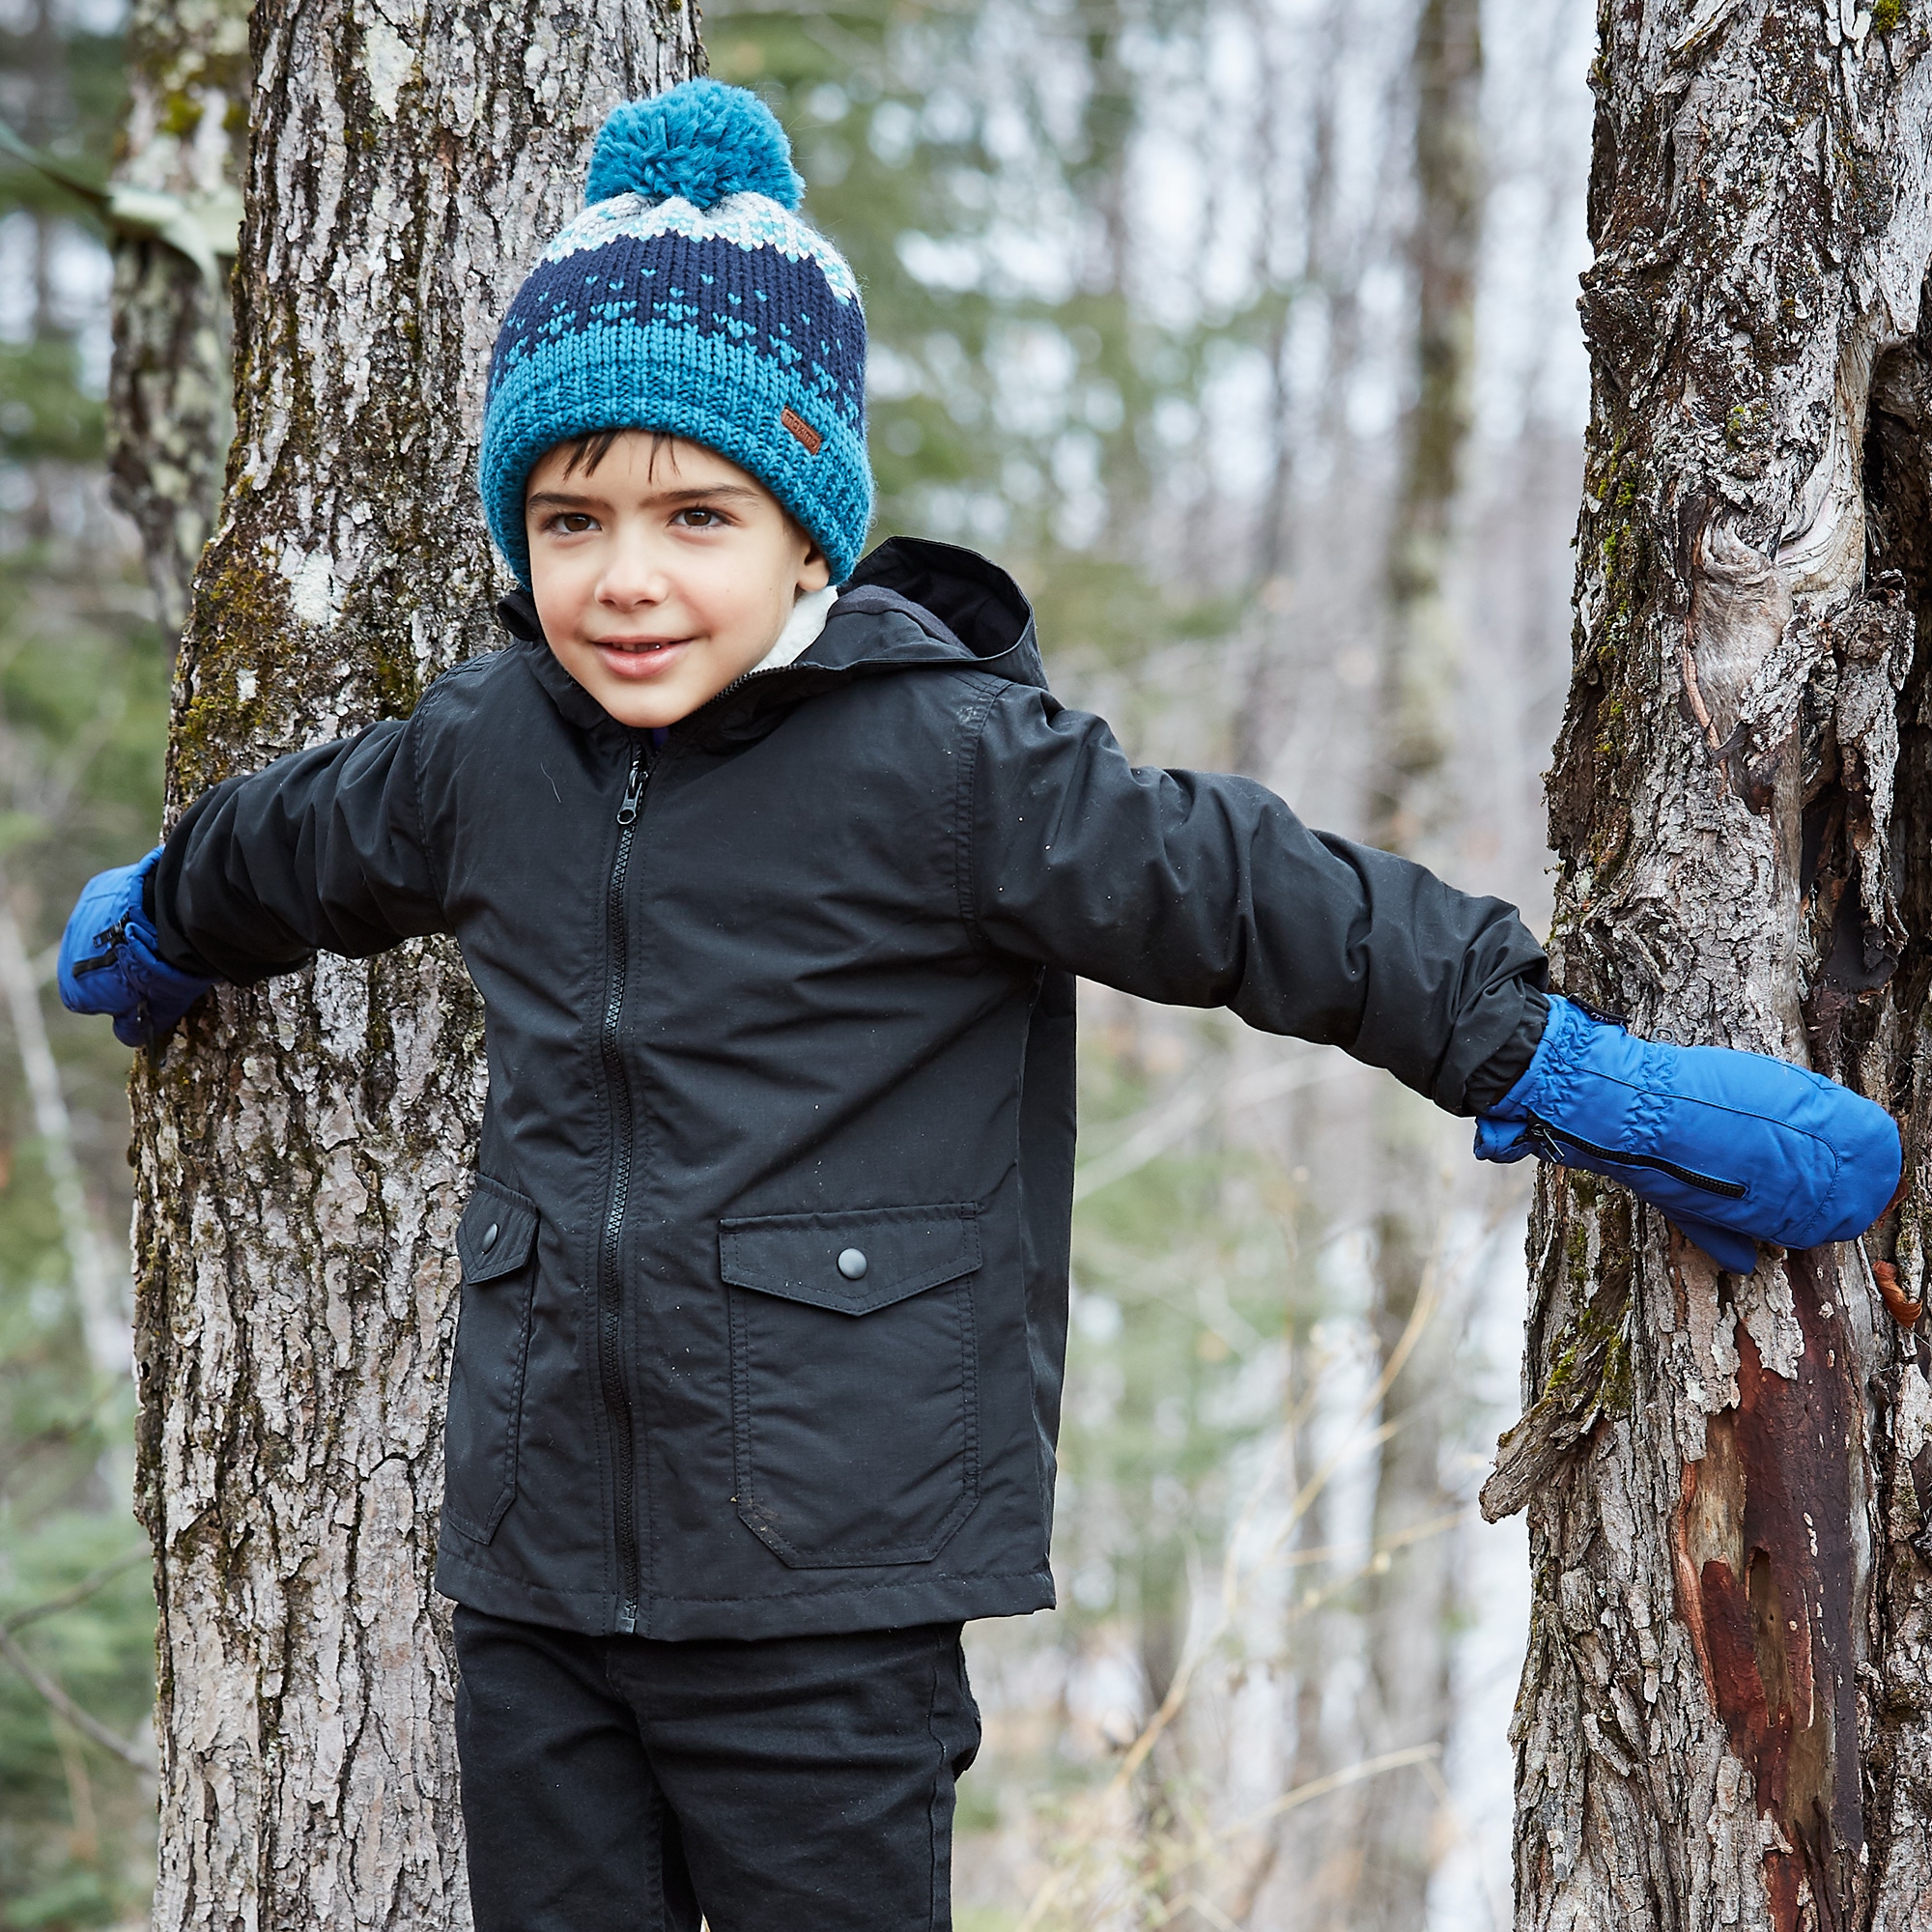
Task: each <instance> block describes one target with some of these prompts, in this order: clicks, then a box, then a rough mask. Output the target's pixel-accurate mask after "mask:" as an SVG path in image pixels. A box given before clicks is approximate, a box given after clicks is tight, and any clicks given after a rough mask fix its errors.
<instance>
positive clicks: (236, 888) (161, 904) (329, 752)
mask: <svg viewBox="0 0 1932 1932" xmlns="http://www.w3.org/2000/svg"><path fill="white" fill-rule="evenodd" d="M422 718H423V710H422V708H421V707H418V708H417V711H416V713H415V716H414V717H413V718H412V719H410V720H409V721H408V722H407V723H405V722H402V721H399V720H394V719H391V720H385V721H384V722H383V723H381V724H378V725H370V726H369V727H368V729H367V730H364V731H359V732H357V733H356V734H355V736H354V737H352V738H341V739H338V740H336V741H335V742H334V743H333V744H327V745H316V746H313V747H311V748H310V749H309V750H307V751H304V752H292V753H289V755H288V756H287V757H283V758H277V759H276V760H275V762H274V763H273V764H271V765H268V766H266V767H264V769H263V770H261V771H259V772H256V773H253V774H252V775H251V776H249V777H246V778H239V779H230V780H228V781H226V782H225V783H223V784H218V785H216V786H215V787H214V789H213V791H210V792H206V793H204V794H203V795H202V797H200V798H199V799H197V800H196V801H195V802H194V804H193V805H191V806H190V807H189V808H188V810H187V811H186V812H185V814H184V815H183V817H182V820H181V822H180V823H179V824H178V825H177V826H176V827H175V829H174V832H173V833H172V834H171V835H170V837H169V838H168V841H167V848H166V850H165V851H164V852H163V853H162V855H161V860H160V864H159V865H158V866H157V867H156V868H155V871H154V873H153V874H152V880H153V903H152V905H151V907H150V911H151V912H152V914H153V916H154V921H155V927H156V932H157V933H158V935H159V937H160V942H161V952H162V956H163V957H164V958H166V959H167V960H168V962H169V963H170V964H172V965H178V966H180V967H182V968H183V969H184V970H185V971H188V972H196V973H202V974H204V975H207V976H208V977H211V978H214V979H220V980H235V981H237V982H239V983H242V984H246V983H247V982H249V981H251V980H266V979H268V978H270V976H271V975H273V974H276V973H292V972H294V971H296V970H297V969H298V967H301V966H303V965H306V964H307V962H308V960H309V959H310V957H311V956H312V955H313V954H315V953H317V952H345V953H348V954H350V955H351V956H352V957H355V958H362V957H366V956H367V955H368V954H369V953H372V952H382V951H383V950H384V947H389V946H393V945H395V944H396V942H397V941H398V940H402V939H410V938H414V937H416V936H418V935H420V934H423V933H429V932H441V931H445V930H447V925H446V923H445V921H444V917H443V912H442V905H441V898H440V894H439V892H438V890H437V884H436V878H435V874H434V870H433V868H432V866H431V863H430V855H429V852H428V849H427V840H426V838H425V836H424V830H423V823H422V813H421V807H420V800H419V794H418V790H417V783H416V762H417V758H418V756H419V755H420V749H421V739H422V734H423V726H422V723H421V721H422Z"/></svg>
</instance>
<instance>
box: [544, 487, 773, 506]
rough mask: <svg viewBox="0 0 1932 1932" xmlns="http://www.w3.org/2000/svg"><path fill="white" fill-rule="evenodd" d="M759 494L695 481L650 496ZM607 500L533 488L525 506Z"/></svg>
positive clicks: (667, 499) (668, 499)
mask: <svg viewBox="0 0 1932 1932" xmlns="http://www.w3.org/2000/svg"><path fill="white" fill-rule="evenodd" d="M758 494H759V493H758V492H757V491H756V490H753V489H752V488H750V487H749V486H748V485H746V484H743V483H694V484H691V485H689V486H687V487H686V488H685V489H682V490H653V491H651V493H650V497H651V500H652V501H653V502H660V503H689V502H696V500H697V499H698V498H699V497H744V498H745V499H746V500H747V501H753V502H754V501H756V499H757V497H758ZM606 500H607V498H605V497H599V496H593V495H590V494H587V493H586V494H583V495H579V494H578V493H577V492H576V491H572V490H533V491H531V493H530V494H529V496H527V497H526V498H525V499H524V507H525V508H526V509H531V510H533V509H535V508H536V507H537V505H538V504H539V503H542V504H546V505H551V504H562V505H569V504H577V503H602V502H604V501H606Z"/></svg>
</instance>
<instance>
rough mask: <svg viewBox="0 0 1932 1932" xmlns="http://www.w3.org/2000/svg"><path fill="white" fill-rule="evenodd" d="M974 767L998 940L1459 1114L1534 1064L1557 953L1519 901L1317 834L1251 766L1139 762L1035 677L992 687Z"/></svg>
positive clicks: (991, 933) (980, 905) (966, 886)
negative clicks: (1347, 1061) (1365, 1074)
mask: <svg viewBox="0 0 1932 1932" xmlns="http://www.w3.org/2000/svg"><path fill="white" fill-rule="evenodd" d="M968 778H969V783H970V798H971V806H970V813H971V820H970V822H971V832H970V838H969V841H968V849H969V858H968V863H967V866H966V868H965V869H966V877H965V878H964V879H963V880H962V890H963V892H964V894H965V895H966V897H967V900H968V905H967V913H968V917H969V919H971V920H973V921H974V922H975V923H977V925H978V927H979V929H980V932H981V934H982V935H983V936H984V937H985V939H986V940H987V941H988V942H990V943H991V944H992V945H993V946H994V947H996V948H998V949H999V950H1001V951H1003V952H1008V953H1012V954H1016V955H1018V956H1019V957H1021V958H1023V959H1027V960H1031V961H1034V962H1036V963H1038V964H1042V965H1051V966H1059V967H1063V968H1065V969H1066V970H1067V971H1069V972H1073V973H1078V974H1081V975H1083V976H1084V977H1085V978H1087V979H1090V980H1099V981H1101V982H1102V983H1103V984H1106V985H1110V986H1117V987H1119V988H1120V989H1121V990H1122V991H1123V992H1128V993H1135V994H1138V995H1140V996H1141V997H1142V998H1143V999H1149V1000H1159V1001H1163V1002H1165V1003H1167V1004H1169V1005H1175V1006H1194V1007H1212V1006H1225V1007H1227V1008H1229V1009H1232V1010H1233V1011H1235V1012H1236V1013H1238V1014H1239V1015H1240V1016H1241V1018H1242V1019H1244V1020H1246V1021H1247V1022H1248V1023H1249V1025H1251V1026H1255V1027H1259V1028H1262V1029H1264V1031H1266V1032H1269V1033H1280V1034H1293V1035H1294V1036H1296V1037H1299V1038H1302V1039H1308V1040H1318V1041H1322V1042H1325V1043H1332V1044H1334V1045H1336V1046H1340V1047H1344V1048H1346V1049H1347V1050H1348V1051H1349V1052H1350V1053H1351V1054H1352V1055H1353V1056H1354V1057H1355V1058H1356V1059H1357V1060H1362V1061H1366V1062H1367V1063H1368V1064H1369V1065H1373V1066H1384V1067H1387V1068H1388V1069H1389V1071H1390V1072H1392V1073H1394V1074H1395V1075H1396V1077H1397V1078H1398V1079H1400V1080H1401V1081H1403V1082H1404V1083H1405V1084H1406V1085H1407V1086H1409V1087H1413V1088H1414V1089H1415V1090H1416V1091H1417V1092H1418V1093H1421V1094H1427V1095H1428V1096H1429V1097H1430V1098H1431V1099H1432V1100H1434V1101H1435V1104H1436V1105H1437V1106H1439V1107H1442V1108H1444V1109H1446V1110H1447V1111H1449V1112H1450V1113H1459V1114H1466V1113H1472V1112H1474V1111H1476V1110H1477V1108H1478V1107H1480V1106H1483V1105H1488V1104H1491V1103H1492V1101H1493V1100H1494V1099H1495V1098H1496V1097H1497V1096H1498V1095H1499V1094H1500V1093H1501V1092H1502V1091H1504V1090H1506V1088H1507V1086H1508V1084H1509V1079H1513V1078H1514V1077H1515V1074H1516V1073H1518V1072H1520V1070H1521V1067H1520V1065H1516V1063H1517V1062H1518V1061H1520V1062H1521V1063H1523V1064H1525V1065H1526V1064H1527V1061H1528V1057H1529V1052H1530V1051H1531V1050H1533V1048H1534V1046H1535V1042H1536V1037H1537V1036H1538V1035H1539V1034H1540V1033H1541V1032H1542V1022H1543V1017H1544V1014H1545V1012H1546V1011H1547V1002H1546V1001H1545V1000H1544V999H1543V996H1542V993H1541V991H1540V989H1541V987H1542V986H1543V984H1544V980H1545V976H1546V970H1547V964H1548V962H1547V960H1546V958H1545V955H1544V952H1543V949H1542V948H1541V947H1540V946H1539V945H1538V944H1537V943H1536V941H1535V940H1534V939H1533V938H1532V937H1531V936H1530V934H1529V932H1528V930H1527V929H1526V928H1525V927H1524V926H1523V924H1522V923H1521V921H1520V920H1519V919H1518V917H1517V915H1516V911H1515V908H1514V907H1512V906H1509V905H1506V904H1504V903H1503V901H1502V900H1500V899H1492V898H1472V897H1470V896H1469V895H1466V894H1463V893H1459V892H1457V891H1455V890H1454V889H1453V888H1452V887H1449V886H1446V885H1444V884H1443V883H1442V881H1441V880H1440V879H1438V878H1436V877H1435V874H1434V873H1432V872H1430V871H1428V870H1426V869H1425V868H1424V867H1420V866H1417V865H1413V864H1411V863H1410V862H1409V861H1407V860H1406V859H1398V858H1396V857H1394V856H1393V855H1392V854H1389V853H1386V852H1378V851H1375V850H1373V849H1372V848H1370V847H1368V846H1365V845H1357V844H1354V843H1352V842H1351V841H1350V840H1349V839H1346V838H1335V837H1333V836H1332V835H1330V834H1327V833H1321V832H1312V831H1310V830H1309V829H1308V828H1307V827H1306V826H1304V825H1303V824H1302V823H1301V821H1300V820H1299V819H1298V818H1296V817H1295V815H1294V813H1293V811H1291V810H1289V808H1288V807H1287V806H1286V805H1285V804H1284V803H1283V802H1282V801H1281V800H1280V799H1279V798H1277V797H1276V796H1275V795H1274V794H1273V793H1272V792H1271V791H1269V790H1267V789H1266V787H1265V786H1264V785H1260V784H1257V783H1255V782H1253V781H1251V780H1248V779H1240V778H1230V777H1225V776H1221V775H1218V774H1214V773H1203V772H1184V771H1175V772H1170V771H1158V770H1151V769H1136V768H1134V767H1132V766H1130V765H1129V764H1128V763H1127V760H1126V757H1125V755H1124V754H1123V753H1122V750H1121V748H1120V746H1119V744H1117V743H1116V742H1115V739H1114V736H1113V734H1112V732H1111V731H1109V730H1108V728H1107V726H1106V725H1104V724H1103V723H1102V722H1101V721H1100V720H1099V719H1097V718H1094V717H1092V716H1090V715H1088V714H1086V713H1084V712H1078V711H1070V710H1065V709H1063V708H1062V707H1061V706H1060V705H1059V704H1057V703H1056V701H1055V700H1054V699H1053V698H1052V697H1051V696H1048V695H1047V694H1046V693H1044V692H1041V691H1037V690H1035V689H1033V688H1031V687H1028V686H1020V685H1009V686H1008V687H1006V688H1005V689H1004V690H1003V691H1002V692H1001V693H1000V694H999V695H998V696H996V697H995V698H994V700H993V701H992V703H991V705H990V706H989V708H988V710H987V712H986V716H985V720H984V724H983V727H982V729H981V730H980V735H979V739H978V749H977V754H976V756H975V757H974V759H973V763H972V768H971V771H970V774H969V775H968ZM1504 1075H1508V1078H1504V1077H1503V1076H1504ZM1499 1081H1500V1085H1498V1082H1499Z"/></svg>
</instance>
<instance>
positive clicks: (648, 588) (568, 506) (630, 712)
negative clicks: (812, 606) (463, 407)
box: [524, 430, 831, 730]
mask: <svg viewBox="0 0 1932 1932" xmlns="http://www.w3.org/2000/svg"><path fill="white" fill-rule="evenodd" d="M571 460H572V451H571V450H570V448H569V447H568V446H567V445H565V446H560V447H558V448H556V449H552V450H548V451H546V452H545V454H544V456H543V457H542V459H541V460H540V461H539V462H538V464H537V466H536V468H535V469H532V470H531V471H530V480H529V483H528V485H527V486H526V490H525V493H524V522H525V526H526V528H527V530H528V532H529V542H530V588H531V590H532V592H533V593H534V594H535V598H536V606H537V615H538V616H539V617H540V618H541V619H542V620H543V629H544V636H545V637H546V638H547V639H549V640H550V647H551V649H552V650H554V652H555V653H556V655H557V658H558V660H559V661H560V662H561V664H562V665H563V668H565V669H566V670H567V671H569V673H570V674H571V676H572V677H574V678H575V679H576V680H577V681H578V683H579V684H581V685H582V687H583V688H584V690H585V691H587V692H588V693H589V694H590V695H591V696H592V697H594V698H595V699H596V700H597V701H598V703H599V704H601V705H602V706H603V707H604V709H605V710H606V711H608V712H609V713H610V714H611V717H612V718H614V719H615V720H616V721H617V722H618V724H620V725H630V726H631V728H632V729H633V730H641V729H643V728H645V727H646V726H650V725H675V724H676V723H677V721H678V720H679V719H680V718H688V717H689V716H690V715H691V714H692V712H694V711H696V709H697V707H698V706H699V705H700V704H702V703H703V702H704V701H705V700H706V699H707V698H710V697H715V696H717V695H718V694H719V693H720V692H721V691H723V690H724V689H725V686H726V685H727V684H729V683H730V682H731V681H732V679H734V678H737V677H742V676H743V675H744V673H745V672H746V671H748V670H750V669H751V668H752V667H753V665H754V664H756V663H757V662H758V660H759V659H760V658H762V657H763V656H764V655H765V653H766V652H767V651H768V650H770V649H771V647H772V645H773V644H775V643H776V642H777V641H778V636H779V633H780V632H781V630H782V629H783V628H784V623H785V619H786V618H787V617H789V616H790V615H791V610H792V606H793V604H794V603H795V602H796V601H797V600H798V597H799V595H800V593H801V592H803V591H808V590H821V589H823V588H824V587H825V585H826V584H827V583H828V582H830V581H831V579H830V573H829V571H828V569H827V566H826V562H825V558H824V556H823V554H821V553H820V552H819V550H818V547H817V546H816V545H815V544H814V543H813V542H812V541H811V539H810V537H808V536H807V535H805V533H804V532H803V531H802V530H801V529H800V528H799V527H798V526H797V525H796V524H794V523H793V522H792V521H791V519H790V518H789V517H787V516H786V515H785V513H784V511H783V510H782V509H781V508H780V507H779V500H778V498H777V497H774V496H773V495H772V493H771V492H770V491H769V490H767V489H766V488H765V486H764V485H763V484H762V483H760V482H758V481H756V479H755V478H753V477H751V476H748V475H747V474H746V473H745V471H744V470H742V469H739V468H738V466H737V465H736V464H735V463H729V462H726V461H725V458H724V457H722V456H720V455H718V454H717V453H716V452H715V451H714V450H709V449H706V448H705V447H704V446H703V445H702V444H701V443H696V442H687V441H685V440H683V439H682V438H674V439H667V438H654V437H652V436H651V435H650V433H649V432H648V431H644V430H627V431H625V432H624V433H623V434H622V435H621V436H619V437H618V438H617V440H615V442H613V443H612V444H611V451H610V454H609V455H607V456H606V457H605V458H604V460H603V461H602V462H601V463H599V464H598V465H597V467H596V469H591V470H586V469H584V468H583V466H582V463H579V465H578V467H577V468H576V469H574V470H573V469H571V468H570V465H571Z"/></svg>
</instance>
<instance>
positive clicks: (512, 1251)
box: [456, 1174, 537, 1283]
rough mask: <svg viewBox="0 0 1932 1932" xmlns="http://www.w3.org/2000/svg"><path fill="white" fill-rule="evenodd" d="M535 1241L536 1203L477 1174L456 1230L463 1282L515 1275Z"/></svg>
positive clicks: (484, 1280)
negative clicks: (473, 1188) (466, 1206)
mask: <svg viewBox="0 0 1932 1932" xmlns="http://www.w3.org/2000/svg"><path fill="white" fill-rule="evenodd" d="M536 1238H537V1204H536V1203H535V1202H534V1201H532V1200H531V1199H530V1198H529V1197H528V1195H526V1194H519V1193H518V1192H517V1191H516V1189H515V1188H513V1187H505V1186H504V1185H503V1183H502V1182H501V1181H500V1180H492V1179H490V1177H489V1176H488V1175H487V1174H479V1175H478V1176H477V1177H476V1187H475V1191H474V1192H473V1193H472V1194H471V1195H470V1197H469V1207H468V1208H465V1209H464V1210H463V1219H462V1220H461V1221H460V1222H458V1223H457V1228H456V1253H457V1258H458V1259H459V1260H460V1261H461V1262H462V1263H463V1279H464V1280H465V1281H467V1282H472V1283H481V1282H486V1281H497V1280H499V1279H500V1278H501V1277H502V1276H504V1275H506V1274H515V1273H516V1271H517V1270H518V1269H519V1268H520V1267H522V1266H523V1264H525V1263H526V1261H528V1260H529V1258H530V1249H531V1247H532V1246H533V1245H534V1244H535V1242H536Z"/></svg>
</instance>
